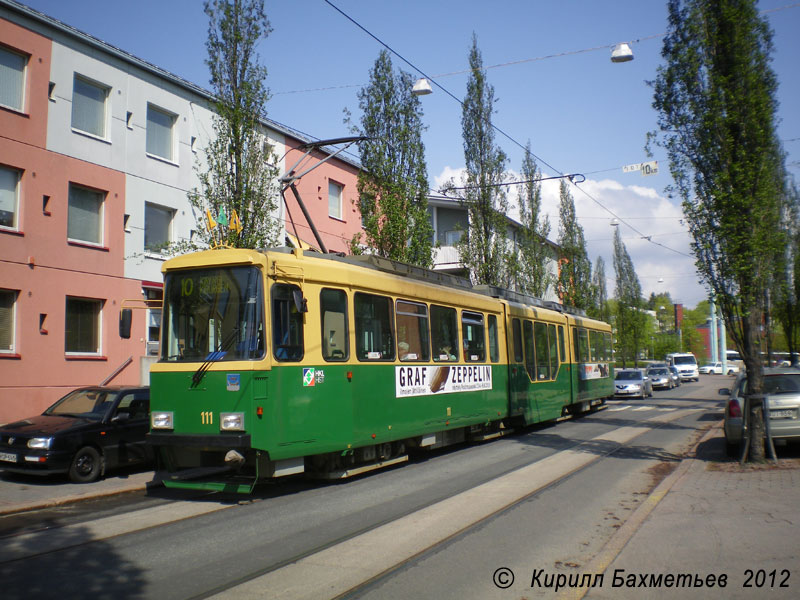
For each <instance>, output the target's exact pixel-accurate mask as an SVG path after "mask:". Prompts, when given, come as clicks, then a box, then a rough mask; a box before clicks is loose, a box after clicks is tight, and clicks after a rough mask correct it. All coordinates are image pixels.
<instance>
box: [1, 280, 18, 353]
mask: <svg viewBox="0 0 800 600" xmlns="http://www.w3.org/2000/svg"><path fill="white" fill-rule="evenodd" d="M16 302H17V292H16V291H14V290H0V353H12V354H13V353H14V352H15V344H14V321H15V319H14V308H15V306H16Z"/></svg>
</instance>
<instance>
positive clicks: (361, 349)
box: [354, 292, 394, 360]
mask: <svg viewBox="0 0 800 600" xmlns="http://www.w3.org/2000/svg"><path fill="white" fill-rule="evenodd" d="M354 304H355V306H354V309H355V318H356V355H357V356H358V360H394V335H393V332H392V299H391V298H387V297H385V296H374V295H372V294H362V293H360V292H358V293H356V295H355V302H354Z"/></svg>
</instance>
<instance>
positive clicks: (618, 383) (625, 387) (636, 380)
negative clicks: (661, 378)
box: [614, 369, 653, 399]
mask: <svg viewBox="0 0 800 600" xmlns="http://www.w3.org/2000/svg"><path fill="white" fill-rule="evenodd" d="M652 395H653V386H652V385H651V384H650V378H649V377H647V375H645V374H644V373H642V372H641V371H640V370H639V369H618V370H617V371H616V374H615V376H614V396H615V397H617V398H624V397H634V398H642V399H644V398H646V397H648V396H652Z"/></svg>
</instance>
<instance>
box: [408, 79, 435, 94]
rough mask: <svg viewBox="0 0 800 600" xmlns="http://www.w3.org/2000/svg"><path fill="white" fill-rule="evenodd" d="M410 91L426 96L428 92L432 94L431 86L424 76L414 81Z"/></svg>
mask: <svg viewBox="0 0 800 600" xmlns="http://www.w3.org/2000/svg"><path fill="white" fill-rule="evenodd" d="M411 93H412V94H414V95H415V96H427V95H428V94H432V93H433V88H432V87H431V82H430V81H428V80H427V79H426V78H425V77H420V78H419V79H417V81H416V82H415V83H414V87H413V88H411Z"/></svg>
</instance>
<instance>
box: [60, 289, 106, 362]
mask: <svg viewBox="0 0 800 600" xmlns="http://www.w3.org/2000/svg"><path fill="white" fill-rule="evenodd" d="M70 300H72V301H76V302H86V303H92V304H94V305H95V306H96V307H97V308H96V314H95V315H94V334H95V335H94V340H93V342H94V343H93V346H94V347H95V349H94V350H69V349H68V348H67V342H68V340H67V326H66V324H67V323H69V322H73V323H74V319H70V316H69V302H70ZM103 304H104V301H103V300H100V299H98V298H83V297H81V296H67V297H66V300H65V302H64V317H65V318H64V322H65V325H64V355H65V356H101V355H102V352H103Z"/></svg>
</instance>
